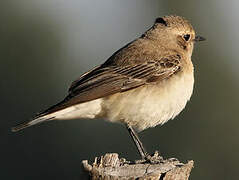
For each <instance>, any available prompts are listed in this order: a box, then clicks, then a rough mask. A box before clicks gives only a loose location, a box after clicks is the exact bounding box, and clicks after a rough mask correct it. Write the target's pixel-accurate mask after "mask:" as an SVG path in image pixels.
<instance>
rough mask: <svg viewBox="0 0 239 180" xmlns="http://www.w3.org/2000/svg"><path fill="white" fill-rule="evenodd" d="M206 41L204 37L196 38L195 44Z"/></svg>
mask: <svg viewBox="0 0 239 180" xmlns="http://www.w3.org/2000/svg"><path fill="white" fill-rule="evenodd" d="M205 40H206V39H205V38H204V37H202V36H196V37H195V39H194V42H199V41H205Z"/></svg>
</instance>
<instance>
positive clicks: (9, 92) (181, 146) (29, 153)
mask: <svg viewBox="0 0 239 180" xmlns="http://www.w3.org/2000/svg"><path fill="white" fill-rule="evenodd" d="M238 6H239V2H238V1H236V0H228V1H225V0H211V1H196V0H180V1H172V0H167V1H166V0H165V1H163V0H161V1H156V0H130V1H129V0H121V1H110V0H101V1H98V0H92V1H86V0H85V1H83V0H68V1H63V0H51V1H49V0H41V1H34V0H21V1H18V0H15V1H13V0H8V1H1V2H0V61H1V62H0V73H1V81H0V82H1V83H0V93H1V101H0V106H1V108H0V111H1V118H0V123H1V124H0V155H1V158H0V179H18V180H21V179H22V180H23V179H24V180H28V179H29V180H31V179H35V180H37V179H39V180H42V179H58V180H60V179H71V180H72V179H73V180H75V179H85V178H86V177H85V176H84V175H83V172H82V170H81V161H82V160H83V159H89V160H93V159H94V157H95V156H100V155H103V154H104V153H106V152H118V153H119V154H120V156H121V157H125V158H127V159H130V160H134V159H137V158H140V157H139V155H138V153H137V152H136V148H135V147H134V144H133V142H132V141H131V139H130V137H129V135H128V132H127V130H126V129H125V128H124V126H122V125H119V124H111V123H108V122H105V121H103V120H88V121H87V120H74V121H52V122H48V123H44V124H41V125H39V126H34V127H31V128H28V129H26V130H24V131H21V132H19V133H12V132H10V127H12V126H14V125H16V124H19V123H20V122H23V121H26V120H27V119H29V117H32V116H34V114H35V113H37V112H38V111H40V110H43V109H45V108H47V107H48V106H50V105H52V104H54V103H56V102H58V101H59V100H61V99H62V98H64V96H65V95H66V93H67V89H68V87H69V85H70V83H71V82H72V81H73V80H75V79H76V78H77V77H78V76H79V75H81V74H82V73H83V72H85V71H87V70H89V69H91V68H93V67H94V66H96V65H99V64H101V63H103V62H104V61H105V60H106V59H107V58H108V57H109V56H111V54H113V52H115V51H116V50H118V49H119V48H121V47H122V46H123V45H125V44H126V43H128V42H130V41H131V40H133V39H135V38H136V37H138V36H140V35H141V34H142V33H143V32H144V31H145V30H147V29H148V28H149V27H150V26H151V25H152V24H153V22H154V20H155V18H156V17H158V16H163V15H168V14H177V15H181V16H184V17H186V18H187V19H188V20H190V22H191V23H192V24H193V26H194V28H195V29H196V32H197V33H198V34H199V35H202V36H204V37H206V38H207V41H205V42H202V43H200V44H197V45H196V46H195V50H194V54H193V63H194V65H195V89H194V93H193V96H192V98H191V101H190V102H189V103H188V104H187V106H186V108H185V110H184V111H183V112H182V113H181V114H180V115H179V116H178V117H176V119H174V120H172V121H169V122H168V123H166V124H165V125H163V126H162V127H160V126H158V127H156V128H152V129H148V130H145V131H143V132H142V133H140V137H141V139H142V141H143V142H144V145H145V146H146V148H147V150H148V151H149V152H151V153H152V152H153V151H154V150H156V149H158V150H160V152H161V154H162V155H163V156H164V157H176V158H178V159H179V160H181V161H183V162H186V161H187V160H191V159H193V160H194V161H195V168H194V169H193V171H192V174H191V179H194V180H201V179H204V180H212V179H217V180H220V179H222V180H224V179H230V180H232V179H238V178H239V177H238V161H239V155H238V153H239V141H238V137H239V131H238V129H239V121H238V115H237V113H238V111H239V110H238V107H239V101H238V100H239V98H238V97H239V96H238V90H239V84H238V80H239V72H238V67H239V60H238V42H239V35H238V29H239V23H238V18H239V11H238Z"/></svg>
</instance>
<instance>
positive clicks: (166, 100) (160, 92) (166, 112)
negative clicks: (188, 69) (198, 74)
mask: <svg viewBox="0 0 239 180" xmlns="http://www.w3.org/2000/svg"><path fill="white" fill-rule="evenodd" d="M193 83H194V78H193V73H192V74H187V75H186V74H183V73H181V74H180V75H178V76H173V77H171V78H170V79H167V80H164V81H162V82H161V83H159V84H154V85H147V86H143V87H139V88H136V89H133V90H130V91H127V92H124V93H117V94H115V95H112V96H109V97H106V98H103V101H102V104H101V106H102V112H104V113H105V114H104V116H105V118H106V119H107V120H108V121H111V122H122V123H128V124H130V125H131V126H133V127H134V128H136V129H138V130H139V131H141V130H144V129H146V128H149V127H154V126H156V125H159V124H164V123H165V122H167V121H168V120H169V119H173V118H174V117H175V116H176V115H178V114H179V113H180V112H181V111H182V110H183V109H184V107H185V105H186V103H187V101H188V100H189V99H190V97H191V95H192V91H193Z"/></svg>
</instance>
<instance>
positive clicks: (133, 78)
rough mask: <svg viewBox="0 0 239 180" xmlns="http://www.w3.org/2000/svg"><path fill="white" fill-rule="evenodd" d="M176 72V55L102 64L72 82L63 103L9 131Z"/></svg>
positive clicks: (177, 62)
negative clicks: (138, 61)
mask: <svg viewBox="0 0 239 180" xmlns="http://www.w3.org/2000/svg"><path fill="white" fill-rule="evenodd" d="M178 71H180V56H178V55H176V56H169V57H164V58H162V59H160V60H152V61H147V62H144V63H142V64H136V65H125V66H116V65H109V66H105V65H104V64H103V65H102V66H99V67H96V68H95V69H93V70H91V71H89V72H87V73H85V74H83V75H82V76H81V77H80V78H79V79H78V80H76V81H74V82H73V83H72V85H71V87H70V89H69V94H68V96H67V97H66V98H65V99H64V100H63V101H61V102H59V103H58V104H56V105H54V106H52V107H50V108H48V109H47V110H45V111H42V112H40V113H39V114H38V115H37V116H35V117H34V118H33V119H32V120H31V121H30V122H27V123H23V124H20V125H19V126H16V127H14V128H12V131H19V130H21V129H24V128H26V127H29V126H32V125H34V124H38V123H41V122H44V121H48V120H51V119H54V116H53V117H51V116H48V115H50V114H51V113H54V112H57V111H59V110H62V109H65V108H67V107H70V106H73V105H76V104H79V103H83V102H87V101H91V100H94V99H98V98H102V97H106V96H108V95H111V94H114V93H120V92H124V91H128V90H130V89H134V88H137V87H139V86H142V85H145V84H151V83H153V82H160V81H162V80H163V79H165V78H169V77H170V76H172V75H173V74H175V73H176V72H178Z"/></svg>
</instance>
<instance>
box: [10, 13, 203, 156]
mask: <svg viewBox="0 0 239 180" xmlns="http://www.w3.org/2000/svg"><path fill="white" fill-rule="evenodd" d="M203 40H205V38H203V37H202V36H196V33H195V30H194V29H193V27H192V25H191V24H190V22H189V21H188V20H186V19H185V18H184V17H181V16H177V15H167V16H163V17H158V18H156V20H155V22H154V24H153V26H152V27H150V28H149V29H148V30H147V31H146V32H145V33H143V34H142V35H141V36H140V37H138V38H137V39H135V40H134V41H132V42H130V43H128V44H126V45H125V46H124V47H122V48H121V49H119V50H118V51H116V52H115V53H113V55H111V56H110V57H109V58H108V59H107V60H106V61H105V62H104V63H103V64H101V65H99V66H96V67H95V68H93V69H92V70H90V71H88V72H86V73H84V74H82V75H81V76H80V77H79V78H78V79H77V80H75V81H73V82H72V84H71V86H70V88H69V90H68V94H67V96H66V97H65V98H64V99H63V100H62V101H60V102H59V103H57V104H55V105H53V106H51V107H49V108H48V109H46V110H44V111H42V112H40V113H38V114H37V115H36V116H35V117H34V118H32V119H31V120H30V121H28V122H26V123H23V124H20V125H18V126H16V127H13V128H12V131H13V132H16V131H19V130H22V129H24V128H26V127H29V126H32V125H35V124H39V123H42V122H45V121H51V120H70V119H101V118H103V119H105V120H107V121H109V122H118V123H121V124H124V125H125V126H126V128H127V130H128V132H129V134H130V136H131V138H132V139H133V141H134V143H135V145H136V147H137V150H138V152H139V154H140V156H141V158H142V159H147V158H148V157H149V154H148V152H147V151H146V150H145V148H144V146H143V143H142V142H141V141H140V139H139V137H138V132H141V131H143V130H145V129H147V128H152V127H155V126H157V125H163V124H164V123H166V122H167V121H168V120H170V119H173V118H175V117H176V116H177V115H178V114H179V113H180V112H181V111H182V110H183V109H184V108H185V106H186V103H187V102H188V101H189V100H190V97H191V95H192V93H193V87H194V66H193V63H192V61H191V56H192V52H193V48H194V44H195V42H199V41H203Z"/></svg>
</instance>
